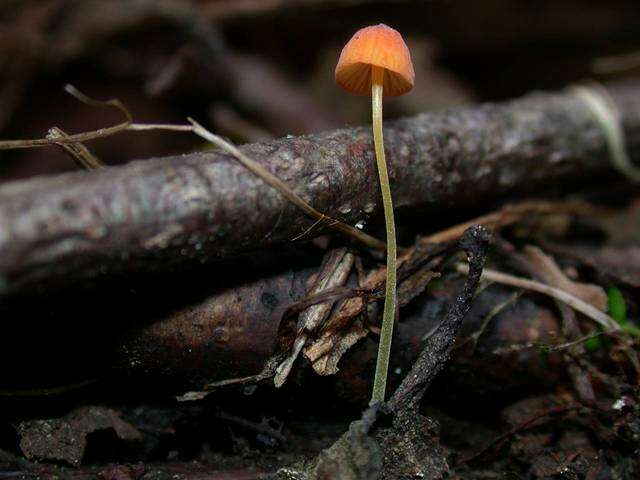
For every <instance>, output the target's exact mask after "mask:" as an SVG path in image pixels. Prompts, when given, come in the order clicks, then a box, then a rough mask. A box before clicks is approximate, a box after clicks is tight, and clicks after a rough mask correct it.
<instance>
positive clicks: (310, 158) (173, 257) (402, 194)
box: [0, 86, 640, 296]
mask: <svg viewBox="0 0 640 480" xmlns="http://www.w3.org/2000/svg"><path fill="white" fill-rule="evenodd" d="M638 88H640V87H633V86H630V87H626V88H618V89H614V90H612V92H611V93H612V95H613V96H614V98H620V99H621V101H620V102H619V103H620V105H619V106H620V109H621V111H622V119H623V125H624V126H625V129H626V138H627V142H628V146H629V150H630V151H631V152H637V151H640V149H635V148H633V147H634V146H636V145H638V144H640V114H639V113H640V104H639V102H638V101H637V100H634V97H633V95H635V94H636V93H637V91H638ZM120 128H126V127H120ZM69 138H72V139H73V140H74V141H86V140H87V139H86V138H84V137H80V138H78V137H77V136H73V135H70V136H69ZM385 138H387V139H388V142H387V154H388V157H389V163H390V175H391V182H392V190H393V195H394V199H396V205H397V207H407V206H418V205H428V206H431V208H438V207H437V206H438V205H443V204H444V205H447V206H458V207H462V206H470V205H477V204H479V203H482V202H484V201H487V200H488V199H491V198H495V197H496V196H500V195H509V194H513V193H516V192H517V193H520V192H522V191H523V190H525V189H526V190H528V191H535V190H543V189H545V188H547V187H549V186H550V185H553V184H557V183H560V182H563V181H565V180H568V179H574V180H575V181H577V180H578V179H579V178H588V177H589V176H592V175H596V174H601V173H605V172H611V171H612V169H611V167H610V164H609V159H608V156H607V149H606V139H605V136H604V134H603V133H602V131H601V130H600V127H599V126H598V123H597V121H596V120H595V119H594V117H593V115H592V114H591V112H590V111H589V109H588V108H587V107H586V106H585V105H584V104H583V103H582V101H581V100H580V99H578V98H576V97H575V96H573V95H569V94H565V93H559V94H548V95H545V94H536V95H531V96H528V97H525V98H524V99H521V100H516V101H513V102H508V103H503V104H490V105H484V106H481V107H478V108H474V109H468V110H459V111H452V112H448V113H441V114H430V115H420V116H418V117H415V118H410V119H403V120H399V121H395V122H390V123H388V124H387V128H386V129H385ZM489 139H490V140H489ZM114 141H116V140H115V139H114ZM239 150H240V151H241V152H242V153H243V154H244V155H246V156H247V157H249V158H252V159H255V160H256V161H257V162H258V163H260V164H261V165H262V166H263V167H264V168H265V169H267V170H268V171H269V172H271V173H272V174H273V175H275V176H276V177H278V178H280V179H281V180H282V181H284V182H285V183H286V184H287V185H288V186H289V187H290V188H291V189H292V190H293V191H295V192H296V194H297V195H299V196H300V197H301V198H302V199H304V200H305V201H306V202H307V203H309V204H310V205H311V206H312V207H313V208H315V209H316V210H318V211H321V212H323V213H324V214H326V215H327V216H329V217H331V218H337V219H340V220H341V221H343V222H345V223H347V224H351V225H354V224H357V223H359V222H362V221H364V220H366V219H367V218H368V217H369V216H370V215H372V214H375V213H376V211H377V210H378V209H379V205H378V190H377V184H376V182H375V181H372V180H371V179H373V178H376V177H375V162H374V161H373V152H372V142H371V136H370V133H369V129H368V128H354V129H343V130H336V131H332V132H326V133H321V134H316V135H310V136H305V137H299V138H286V139H281V140H277V141H274V142H269V143H264V144H253V145H247V146H244V147H241V148H240V149H239ZM534 165H535V167H534ZM470 185H473V189H470V188H469V186H470ZM313 224H314V221H313V220H312V219H309V218H308V216H306V215H305V214H304V213H302V212H300V211H299V210H298V209H297V208H296V207H294V206H293V205H290V204H289V202H288V201H287V200H286V199H284V198H282V196H281V195H280V194H279V193H278V192H277V191H275V190H273V189H272V188H271V187H270V186H269V185H267V184H265V183H264V182H263V181H262V180H261V179H259V178H257V177H255V176H254V175H253V174H251V173H250V172H247V171H246V169H245V168H244V167H243V166H241V165H238V164H237V161H236V160H235V159H233V158H231V157H230V155H228V154H226V153H223V152H220V151H212V152H206V153H194V154H189V155H182V156H176V157H166V158H156V159H149V160H145V161H138V162H132V163H130V164H127V165H124V166H121V167H114V168H108V169H100V170H99V171H92V172H80V173H70V174H64V175H60V176H56V177H48V178H36V179H33V180H28V181H24V182H18V183H10V184H5V185H3V186H2V187H0V296H4V295H8V294H12V293H19V292H25V291H28V289H30V287H33V286H34V285H43V286H47V287H48V288H51V287H53V286H56V285H63V284H66V285H68V284H70V283H73V282H76V281H78V280H83V279H87V278H95V277H96V276H105V275H113V274H120V273H123V272H127V273H133V272H141V271H145V272H150V271H167V270H168V269H171V268H174V267H176V266H178V265H180V266H186V265H191V264H196V263H198V262H200V263H205V262H211V261H212V260H214V259H216V258H221V257H225V256H229V255H233V254H238V253H241V252H245V251H248V250H253V249H257V248H263V247H266V246H269V245H273V244H277V243H282V242H286V241H290V240H291V239H293V238H295V237H297V236H298V235H300V234H301V233H303V232H306V231H307V230H309V229H310V227H312V226H313ZM314 230H315V231H314V232H313V233H314V234H318V233H320V232H321V231H323V228H322V226H320V225H318V226H317V227H314Z"/></svg>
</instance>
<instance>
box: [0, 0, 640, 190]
mask: <svg viewBox="0 0 640 480" xmlns="http://www.w3.org/2000/svg"><path fill="white" fill-rule="evenodd" d="M378 22H384V23H387V24H389V25H390V26H393V27H395V28H396V29H398V30H399V31H400V32H402V34H403V35H404V36H405V38H406V40H407V42H408V44H409V46H410V49H411V51H412V55H413V60H414V64H415V69H416V87H415V89H414V90H413V91H412V92H411V93H410V94H409V95H406V96H404V97H402V98H399V99H394V100H391V101H389V102H387V103H386V106H385V108H386V112H385V117H386V118H387V119H390V118H393V117H397V116H404V115H414V114H417V113H419V112H424V111H433V110H441V109H446V108H450V107H458V106H461V105H467V104H472V103H477V102H481V101H492V100H501V99H506V98H511V97H514V96H518V95H522V94H524V93H526V92H529V91H532V90H536V89H559V88H563V87H565V86H567V85H569V84H571V83H574V82H580V81H582V80H585V79H595V80H610V79H612V78H616V79H617V78H625V77H629V76H632V75H635V74H638V72H640V7H639V6H638V2H637V0H615V1H612V0H607V1H605V0H592V1H588V2H585V1H576V0H485V1H482V2H477V1H472V0H421V1H418V0H395V1H393V0H326V1H319V0H200V1H187V0H38V1H18V0H5V1H4V2H2V3H1V4H0V137H1V138H3V139H9V138H38V137H43V136H45V135H46V132H47V130H48V129H49V128H50V127H52V126H57V127H59V128H62V129H63V130H64V131H65V132H67V133H75V132H81V131H86V130H90V129H96V128H100V127H104V126H109V125H113V124H115V123H118V122H120V121H122V116H121V114H120V112H117V111H115V110H113V109H101V108H95V107H91V106H87V105H83V104H81V103H80V102H78V101H77V100H75V99H74V98H72V97H70V96H69V95H67V94H66V93H65V92H64V89H63V88H64V85H65V84H66V83H71V84H73V85H75V86H76V87H77V88H78V89H80V90H81V91H83V92H85V93H87V94H88V95H90V96H92V97H95V98H100V99H107V98H118V99H120V100H122V101H123V102H124V103H125V104H126V105H127V107H128V108H129V110H130V111H131V112H132V114H133V116H134V119H135V120H136V121H139V122H153V123H161V122H173V123H181V122H184V119H185V117H186V116H193V117H195V118H196V119H198V120H199V121H201V122H203V123H204V124H205V125H206V126H208V127H210V128H211V129H212V130H214V131H215V132H217V133H219V134H222V135H225V136H227V137H229V138H230V139H232V140H233V141H234V142H237V143H246V142H253V141H262V140H267V139H269V138H274V137H281V136H284V135H288V134H293V135H298V134H304V133H308V132H314V131H320V130H326V129H332V128H336V127H340V126H345V125H354V124H364V123H367V122H368V118H369V115H370V113H369V105H368V102H367V101H366V100H364V99H362V98H356V97H353V96H350V95H347V94H345V93H344V92H342V91H341V90H340V89H339V88H338V87H337V86H336V85H335V83H334V80H333V69H334V67H335V63H336V61H337V58H338V55H339V53H340V49H341V48H342V45H343V44H344V43H345V42H346V40H348V39H349V38H350V36H351V35H352V34H353V32H354V31H355V30H357V29H358V28H360V27H362V26H364V25H367V24H374V23H378ZM201 143H202V142H200V141H199V140H198V139H197V138H196V137H195V136H192V135H187V134H179V133H175V134H168V133H166V132H147V133H130V132H129V133H125V134H122V135H121V136H120V137H119V140H118V141H114V140H113V139H103V140H99V141H94V142H91V143H90V144H89V146H90V148H91V151H92V152H93V153H94V154H95V155H96V156H98V157H99V158H100V159H101V160H102V161H103V162H105V163H107V164H118V163H124V162H127V161H129V160H131V159H134V158H144V157H152V156H160V155H168V154H176V153H183V152H185V151H189V150H192V149H196V148H202V145H201ZM0 160H1V161H0V181H8V180H14V179H18V178H24V177H28V176H32V175H37V174H46V173H53V172H60V171H65V170H70V169H75V168H77V167H76V166H75V165H74V164H73V162H72V161H71V160H70V158H69V157H68V156H67V155H65V154H64V152H63V151H62V150H61V149H59V148H57V147H53V148H51V147H49V148H44V149H30V150H18V151H2V152H0Z"/></svg>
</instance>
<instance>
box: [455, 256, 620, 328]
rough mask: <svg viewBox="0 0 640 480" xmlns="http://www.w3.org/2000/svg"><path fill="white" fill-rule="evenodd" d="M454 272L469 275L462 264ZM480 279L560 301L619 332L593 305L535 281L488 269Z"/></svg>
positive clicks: (467, 269)
mask: <svg viewBox="0 0 640 480" xmlns="http://www.w3.org/2000/svg"><path fill="white" fill-rule="evenodd" d="M456 270H457V271H458V273H462V274H464V275H467V274H468V273H469V267H467V266H466V265H463V264H458V265H456ZM482 279H483V280H488V281H491V282H497V283H501V284H503V285H511V286H512V287H518V288H525V289H527V290H531V291H534V292H538V293H542V294H544V295H548V296H550V297H553V298H555V299H557V300H560V301H561V302H564V303H566V304H567V305H569V306H570V307H572V308H573V309H574V310H577V311H578V312H580V313H582V314H583V315H585V316H587V317H589V318H590V319H591V320H593V321H594V322H596V323H597V324H599V325H600V326H601V327H603V328H604V329H605V330H611V331H615V330H620V326H619V325H618V324H617V323H616V321H615V320H614V319H613V318H611V317H610V316H609V315H607V314H606V313H604V312H602V311H600V310H598V309H597V308H595V307H594V306H593V305H590V304H588V303H586V302H585V301H583V300H580V299H579V298H578V297H576V296H574V295H571V294H570V293H567V292H565V291H564V290H560V289H558V288H554V287H550V286H549V285H545V284H544V283H540V282H536V281H535V280H529V279H526V278H520V277H516V276H513V275H509V274H507V273H502V272H498V271H496V270H491V269H488V268H485V269H484V271H483V272H482Z"/></svg>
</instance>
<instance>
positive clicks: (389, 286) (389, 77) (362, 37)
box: [336, 23, 415, 403]
mask: <svg viewBox="0 0 640 480" xmlns="http://www.w3.org/2000/svg"><path fill="white" fill-rule="evenodd" d="M414 79H415V74H414V72H413V65H412V63H411V55H410V53H409V49H408V48H407V45H406V44H405V43H404V40H403V39H402V36H401V35H400V33H398V32H397V31H396V30H394V29H393V28H391V27H388V26H387V25H384V24H382V23H381V24H380V25H374V26H371V27H366V28H363V29H361V30H358V31H357V32H356V33H355V34H354V35H353V37H352V38H351V40H349V42H347V44H346V45H345V46H344V48H343V49H342V53H341V54H340V59H339V60H338V65H337V66H336V82H337V83H338V85H340V86H341V87H342V88H343V89H345V90H346V91H347V92H349V93H353V94H355V95H362V96H365V95H369V94H370V95H371V107H372V124H373V143H374V146H375V152H376V161H377V164H378V175H379V177H380V188H381V190H382V203H383V206H384V218H385V223H386V234H387V282H386V292H385V300H384V310H383V315H382V329H381V331H380V344H379V347H378V360H377V363H376V374H375V378H374V384H373V394H372V397H371V402H372V403H373V402H382V401H384V397H385V389H386V384H387V370H388V368H389V355H390V353H391V339H392V336H393V324H394V321H395V311H396V228H395V222H394V219H393V203H392V200H391V189H390V187H389V174H388V173H387V162H386V160H385V156H384V141H383V136H382V98H383V96H384V97H395V96H398V95H402V94H404V93H407V92H408V91H409V90H411V89H412V88H413V83H414Z"/></svg>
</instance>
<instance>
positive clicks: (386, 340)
mask: <svg viewBox="0 0 640 480" xmlns="http://www.w3.org/2000/svg"><path fill="white" fill-rule="evenodd" d="M383 92H384V69H383V68H381V67H376V66H375V65H374V66H372V67H371V108H372V123H373V144H374V146H375V151H376V162H377V164H378V176H379V177H380V188H381V190H382V204H383V206H384V220H385V224H386V230H387V232H386V233H387V282H386V291H385V297H384V311H383V314H382V328H381V329H380V344H379V346H378V359H377V361H376V375H375V378H374V380H373V394H372V396H371V403H373V402H383V401H384V396H385V390H386V387H387V372H388V370H389V356H390V354H391V339H392V337H393V324H394V323H395V311H396V226H395V221H394V218H393V203H392V201H391V188H390V186H389V174H388V173H387V161H386V159H385V156H384V140H383V137H382V96H383Z"/></svg>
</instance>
